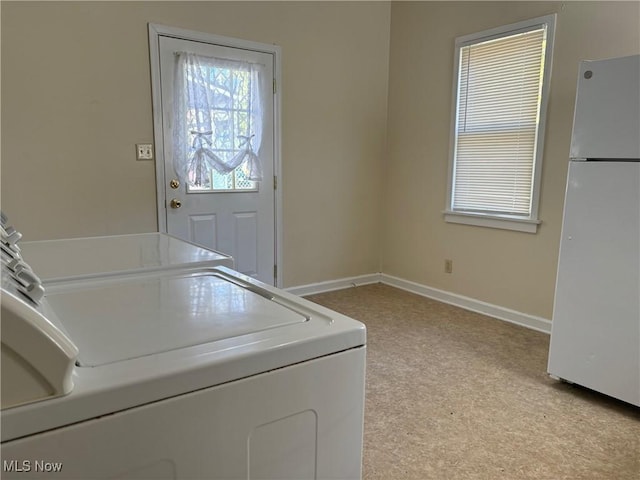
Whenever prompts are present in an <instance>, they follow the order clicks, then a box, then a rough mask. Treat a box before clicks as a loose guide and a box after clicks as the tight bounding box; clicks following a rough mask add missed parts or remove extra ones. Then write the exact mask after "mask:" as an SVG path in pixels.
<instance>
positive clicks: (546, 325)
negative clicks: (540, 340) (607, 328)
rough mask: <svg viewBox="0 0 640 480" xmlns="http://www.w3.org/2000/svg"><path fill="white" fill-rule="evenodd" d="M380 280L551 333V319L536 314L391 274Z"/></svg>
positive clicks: (499, 318)
mask: <svg viewBox="0 0 640 480" xmlns="http://www.w3.org/2000/svg"><path fill="white" fill-rule="evenodd" d="M380 277H381V278H380V281H381V282H382V283H384V284H386V285H390V286H392V287H396V288H400V289H401V290H406V291H408V292H412V293H416V294H418V295H422V296H423V297H427V298H431V299H433V300H438V301H440V302H443V303H448V304H450V305H454V306H456V307H460V308H464V309H465V310H471V311H472V312H477V313H481V314H483V315H488V316H489V317H493V318H497V319H498V320H503V321H505V322H509V323H514V324H516V325H520V326H522V327H526V328H530V329H531V330H536V331H538V332H542V333H546V334H551V321H550V320H547V319H546V318H542V317H537V316H535V315H529V314H528V313H522V312H518V311H516V310H511V309H509V308H505V307H501V306H499V305H493V304H491V303H487V302H483V301H481V300H476V299H475V298H470V297H465V296H464V295H458V294H457V293H451V292H447V291H445V290H439V289H437V288H433V287H427V286H426V285H422V284H419V283H415V282H411V281H409V280H404V279H402V278H398V277H394V276H391V275H386V274H384V273H383V274H381V275H380Z"/></svg>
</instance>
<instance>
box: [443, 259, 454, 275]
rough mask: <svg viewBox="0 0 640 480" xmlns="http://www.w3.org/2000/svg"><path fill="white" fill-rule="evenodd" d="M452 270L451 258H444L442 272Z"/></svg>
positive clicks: (450, 271)
mask: <svg viewBox="0 0 640 480" xmlns="http://www.w3.org/2000/svg"><path fill="white" fill-rule="evenodd" d="M452 272H453V260H450V259H448V258H447V259H446V260H445V261H444V273H452Z"/></svg>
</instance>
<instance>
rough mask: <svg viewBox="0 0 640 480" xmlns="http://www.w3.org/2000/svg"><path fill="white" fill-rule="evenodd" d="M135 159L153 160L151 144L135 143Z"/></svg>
mask: <svg viewBox="0 0 640 480" xmlns="http://www.w3.org/2000/svg"><path fill="white" fill-rule="evenodd" d="M136 160H153V144H151V143H136Z"/></svg>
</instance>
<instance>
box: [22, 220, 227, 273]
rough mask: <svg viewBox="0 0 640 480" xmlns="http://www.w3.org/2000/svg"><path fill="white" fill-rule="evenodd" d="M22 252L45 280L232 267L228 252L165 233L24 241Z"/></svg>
mask: <svg viewBox="0 0 640 480" xmlns="http://www.w3.org/2000/svg"><path fill="white" fill-rule="evenodd" d="M20 246H21V248H22V255H23V257H24V259H25V260H26V261H27V262H28V263H29V264H30V265H31V267H32V268H33V269H34V271H35V272H37V273H38V276H39V277H40V278H41V279H42V280H43V281H45V282H49V281H55V280H61V279H68V278H73V277H95V276H97V275H105V274H113V273H121V272H128V271H147V270H149V271H150V270H158V269H167V268H176V267H184V266H216V265H224V266H227V267H233V259H232V258H231V257H229V256H228V255H224V254H222V253H219V252H215V251H212V250H207V249H205V248H202V247H199V246H197V245H193V244H191V243H188V242H186V241H183V240H180V239H179V238H175V237H172V236H171V235H167V234H165V233H158V232H154V233H139V234H132V235H113V236H104V237H86V238H70V239H63V240H40V241H35V242H22V243H21V244H20Z"/></svg>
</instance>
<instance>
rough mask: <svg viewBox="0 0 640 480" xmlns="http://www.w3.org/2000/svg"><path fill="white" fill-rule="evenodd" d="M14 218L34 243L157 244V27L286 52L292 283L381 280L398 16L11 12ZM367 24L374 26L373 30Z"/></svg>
mask: <svg viewBox="0 0 640 480" xmlns="http://www.w3.org/2000/svg"><path fill="white" fill-rule="evenodd" d="M1 16H2V208H3V210H4V211H6V213H7V214H8V215H9V216H10V217H11V218H12V219H13V222H14V223H15V224H16V226H17V227H18V228H19V230H21V231H22V232H23V233H24V236H25V238H26V239H29V240H36V239H45V238H62V237H75V236H90V235H103V234H119V233H134V232H144V231H154V230H156V228H157V220H156V200H155V172H154V165H153V163H152V162H136V160H135V156H134V148H135V147H134V145H135V144H136V143H140V142H151V141H152V140H153V124H152V109H151V90H150V73H149V53H148V40H147V38H148V37H147V23H148V22H151V23H160V24H164V25H171V26H176V27H181V28H186V29H192V30H198V31H204V32H211V33H214V34H218V35H225V36H231V37H237V38H243V39H247V40H252V41H258V42H264V43H275V44H277V45H280V46H281V47H282V54H283V70H282V73H283V79H282V92H283V104H282V107H283V108H282V140H283V141H282V165H283V179H282V182H281V185H283V188H284V189H283V210H284V212H283V217H284V218H283V225H284V241H283V250H284V259H283V260H284V263H283V266H284V284H285V286H289V285H300V284H305V283H311V282H317V281H322V280H328V279H333V278H340V277H346V276H352V275H359V274H363V273H371V272H376V271H378V269H379V253H380V245H379V241H378V238H379V232H380V228H381V226H380V220H381V217H380V213H379V212H380V208H381V201H382V200H381V197H380V190H381V173H382V161H383V156H384V149H385V136H386V114H387V87H388V81H387V80H388V61H389V29H390V6H389V4H388V3H386V2H374V3H360V2H356V3H335V2H327V3H312V2H302V3H297V2H282V3H277V2H256V3H248V2H235V3H231V2H229V3H224V2H193V3H188V2H176V3H169V2H108V3H98V2H87V3H75V2H45V3H30V2H24V3H23V2H20V3H17V2H16V3H11V2H5V1H3V2H2V4H1ZM365 20H366V21H365Z"/></svg>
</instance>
